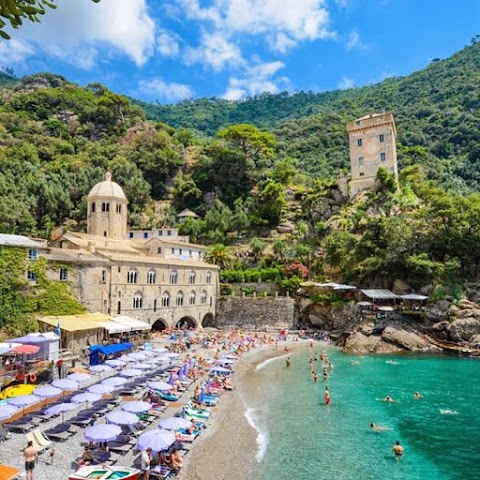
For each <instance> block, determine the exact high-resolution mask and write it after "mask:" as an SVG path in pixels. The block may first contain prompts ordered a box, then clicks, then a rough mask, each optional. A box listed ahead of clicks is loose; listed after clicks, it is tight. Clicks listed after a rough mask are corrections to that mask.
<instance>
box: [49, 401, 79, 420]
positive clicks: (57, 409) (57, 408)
mask: <svg viewBox="0 0 480 480" xmlns="http://www.w3.org/2000/svg"><path fill="white" fill-rule="evenodd" d="M76 408H78V405H75V404H74V403H57V405H53V406H52V407H50V408H47V409H46V410H45V413H46V414H47V415H58V414H59V413H61V414H62V423H63V414H64V413H65V412H69V411H70V410H75V409H76Z"/></svg>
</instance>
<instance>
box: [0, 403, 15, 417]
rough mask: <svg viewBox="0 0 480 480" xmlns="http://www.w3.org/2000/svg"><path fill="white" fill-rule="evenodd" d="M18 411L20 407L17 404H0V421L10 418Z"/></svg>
mask: <svg viewBox="0 0 480 480" xmlns="http://www.w3.org/2000/svg"><path fill="white" fill-rule="evenodd" d="M17 412H18V408H17V407H16V406H15V405H0V421H2V420H5V419H6V418H10V417H11V416H12V415H13V414H14V413H17Z"/></svg>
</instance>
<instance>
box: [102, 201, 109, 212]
mask: <svg viewBox="0 0 480 480" xmlns="http://www.w3.org/2000/svg"><path fill="white" fill-rule="evenodd" d="M109 211H110V204H109V203H106V202H103V203H102V212H109Z"/></svg>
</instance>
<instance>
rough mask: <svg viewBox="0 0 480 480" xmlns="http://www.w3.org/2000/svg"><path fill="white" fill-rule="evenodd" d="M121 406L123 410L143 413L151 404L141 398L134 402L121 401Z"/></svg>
mask: <svg viewBox="0 0 480 480" xmlns="http://www.w3.org/2000/svg"><path fill="white" fill-rule="evenodd" d="M121 408H122V410H124V411H125V412H130V413H145V412H148V411H149V410H150V409H151V408H152V404H151V403H148V402H143V401H142V400H138V401H135V402H123V403H122V407H121Z"/></svg>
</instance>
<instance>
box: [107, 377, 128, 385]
mask: <svg viewBox="0 0 480 480" xmlns="http://www.w3.org/2000/svg"><path fill="white" fill-rule="evenodd" d="M127 382H128V380H127V379H126V378H122V377H110V378H106V379H105V380H102V383H101V385H108V386H109V387H119V386H120V385H124V384H125V383H127Z"/></svg>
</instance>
